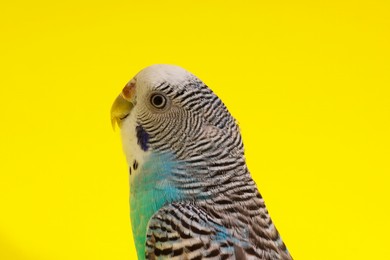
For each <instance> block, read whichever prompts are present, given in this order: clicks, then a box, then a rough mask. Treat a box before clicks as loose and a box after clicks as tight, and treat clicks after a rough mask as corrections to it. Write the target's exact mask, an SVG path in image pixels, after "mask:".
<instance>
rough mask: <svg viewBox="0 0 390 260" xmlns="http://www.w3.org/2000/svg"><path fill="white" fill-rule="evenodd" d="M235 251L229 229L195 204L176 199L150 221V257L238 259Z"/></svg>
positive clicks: (148, 248) (147, 252)
mask: <svg viewBox="0 0 390 260" xmlns="http://www.w3.org/2000/svg"><path fill="white" fill-rule="evenodd" d="M234 255H235V247H234V245H233V241H232V239H230V237H229V234H228V233H227V230H226V229H224V228H223V227H222V226H221V225H220V224H219V223H217V222H216V221H215V220H214V219H213V218H212V217H210V216H209V215H208V214H207V213H206V212H205V211H204V210H202V209H201V208H199V207H197V206H196V205H194V204H190V203H172V204H170V205H167V206H165V207H163V208H161V209H160V210H159V211H158V212H157V213H156V214H154V216H153V217H152V218H151V219H150V221H149V225H148V231H147V238H146V258H147V259H167V258H169V259H234V258H235V257H234ZM240 259H243V258H240Z"/></svg>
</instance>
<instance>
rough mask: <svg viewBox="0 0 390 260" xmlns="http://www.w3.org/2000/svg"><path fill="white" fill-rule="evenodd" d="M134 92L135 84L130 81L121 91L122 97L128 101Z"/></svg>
mask: <svg viewBox="0 0 390 260" xmlns="http://www.w3.org/2000/svg"><path fill="white" fill-rule="evenodd" d="M134 92H135V82H134V81H130V82H129V83H127V85H126V86H125V87H124V88H123V90H122V96H123V97H124V98H125V99H126V100H128V101H130V99H131V97H132V96H133V95H134Z"/></svg>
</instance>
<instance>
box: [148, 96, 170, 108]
mask: <svg viewBox="0 0 390 260" xmlns="http://www.w3.org/2000/svg"><path fill="white" fill-rule="evenodd" d="M150 103H152V105H153V106H154V107H155V108H159V109H161V108H164V107H165V105H166V104H167V99H166V97H164V96H163V95H161V94H154V95H152V96H151V97H150Z"/></svg>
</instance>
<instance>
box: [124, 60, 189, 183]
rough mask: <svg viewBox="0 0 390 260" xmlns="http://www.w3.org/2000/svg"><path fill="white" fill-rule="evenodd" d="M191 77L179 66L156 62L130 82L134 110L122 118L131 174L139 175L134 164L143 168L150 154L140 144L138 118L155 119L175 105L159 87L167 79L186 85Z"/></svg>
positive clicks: (125, 149)
mask: <svg viewBox="0 0 390 260" xmlns="http://www.w3.org/2000/svg"><path fill="white" fill-rule="evenodd" d="M190 76H191V74H190V73H188V72H187V71H185V70H184V69H182V68H180V67H174V66H169V67H167V66H166V65H154V66H151V67H148V68H146V69H144V70H142V71H141V72H140V73H138V74H137V75H136V76H135V77H134V78H133V79H132V80H131V81H130V82H129V83H128V84H127V86H130V85H131V86H132V88H134V89H135V90H134V93H132V97H131V100H130V101H131V103H133V107H132V109H131V112H130V114H129V115H128V116H126V117H125V118H124V119H123V120H121V136H122V146H123V150H124V153H125V155H126V160H127V163H128V165H129V167H131V168H132V169H131V171H132V174H131V176H135V175H136V174H137V169H134V167H133V166H134V163H136V164H138V165H137V166H138V167H135V168H138V169H139V168H141V167H142V165H143V163H144V162H145V161H146V160H147V158H148V157H149V156H150V153H151V151H150V150H147V151H145V150H143V149H142V148H141V146H140V145H139V140H138V138H137V131H136V127H137V125H138V119H139V118H140V116H145V117H151V118H156V117H159V116H162V115H163V114H164V113H166V112H167V111H168V110H169V109H171V107H172V106H177V104H174V103H172V102H171V100H170V99H169V98H168V97H167V96H166V95H165V93H163V92H162V91H160V90H159V89H158V87H160V86H161V85H162V84H164V83H167V82H169V84H174V85H175V86H179V87H180V86H184V84H185V83H186V82H187V81H188V78H189V77H190Z"/></svg>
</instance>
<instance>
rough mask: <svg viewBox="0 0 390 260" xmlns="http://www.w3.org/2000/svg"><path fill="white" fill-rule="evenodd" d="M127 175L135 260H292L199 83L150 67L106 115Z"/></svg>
mask: <svg viewBox="0 0 390 260" xmlns="http://www.w3.org/2000/svg"><path fill="white" fill-rule="evenodd" d="M111 123H112V124H113V127H114V128H115V126H116V125H118V127H119V128H120V135H121V140H122V148H123V151H124V154H125V158H126V161H127V165H128V168H129V179H130V180H129V183H130V199H129V200H130V220H131V227H132V231H133V238H134V243H135V248H136V252H137V255H138V259H268V260H271V259H283V260H287V259H292V257H291V255H290V253H289V251H288V250H287V248H286V246H285V244H284V242H283V241H282V239H281V236H280V235H279V232H278V230H277V229H276V227H275V225H274V223H273V222H272V220H271V218H270V216H269V213H268V210H267V208H266V206H265V203H264V199H263V197H262V196H261V195H260V193H259V191H258V189H257V186H256V183H255V182H254V180H253V179H252V177H251V175H250V172H249V170H248V167H247V165H246V161H245V157H244V146H243V141H242V138H241V134H240V130H239V126H238V123H237V121H236V120H235V119H234V118H233V116H232V115H231V114H230V112H229V111H228V109H227V107H226V106H225V105H224V103H223V102H222V101H221V99H220V98H219V97H218V96H217V95H216V94H215V93H214V92H213V91H212V90H211V89H210V88H209V87H208V86H207V85H206V84H205V83H203V81H201V80H200V79H199V78H198V77H196V76H195V75H193V74H192V73H190V72H189V71H187V70H185V69H183V68H181V67H179V66H176V65H166V64H155V65H151V66H148V67H146V68H144V69H142V70H141V71H140V72H138V73H137V74H136V75H135V76H134V77H133V78H132V79H131V80H130V81H129V82H128V83H127V84H126V85H125V87H124V88H123V90H122V91H121V93H120V94H119V96H118V97H117V98H116V99H115V101H114V103H113V105H112V107H111Z"/></svg>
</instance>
